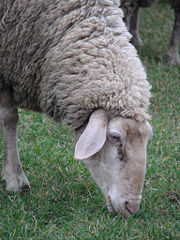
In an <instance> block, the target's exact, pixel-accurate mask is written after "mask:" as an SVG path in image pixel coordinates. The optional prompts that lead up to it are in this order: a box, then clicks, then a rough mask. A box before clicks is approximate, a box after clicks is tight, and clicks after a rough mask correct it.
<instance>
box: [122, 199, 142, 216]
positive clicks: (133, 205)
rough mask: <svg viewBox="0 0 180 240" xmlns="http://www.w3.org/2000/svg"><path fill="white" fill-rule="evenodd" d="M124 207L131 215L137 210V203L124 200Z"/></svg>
mask: <svg viewBox="0 0 180 240" xmlns="http://www.w3.org/2000/svg"><path fill="white" fill-rule="evenodd" d="M125 208H126V210H127V211H128V213H130V214H131V215H132V216H134V214H135V213H136V212H137V211H138V209H139V204H138V203H131V202H125Z"/></svg>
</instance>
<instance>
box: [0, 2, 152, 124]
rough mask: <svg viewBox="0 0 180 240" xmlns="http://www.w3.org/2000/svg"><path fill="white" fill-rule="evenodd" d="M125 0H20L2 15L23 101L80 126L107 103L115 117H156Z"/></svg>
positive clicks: (7, 79)
mask: <svg viewBox="0 0 180 240" xmlns="http://www.w3.org/2000/svg"><path fill="white" fill-rule="evenodd" d="M118 6H119V1H118V0H81V1H79V0H68V1H67V0H66V1H63V0H61V1H60V0H59V1H58V0H54V1H43V0H38V1H36V2H33V3H32V2H29V1H20V0H15V2H14V4H13V6H12V8H11V11H8V13H7V12H6V14H5V15H4V17H3V18H2V20H1V22H0V29H1V30H2V31H3V36H2V35H1V36H0V38H1V39H0V49H3V50H2V51H1V50H0V61H1V62H0V72H1V73H2V74H3V78H2V79H4V80H3V82H4V84H5V85H6V86H7V87H9V86H10V87H11V89H13V96H14V99H15V101H16V103H17V105H18V106H20V107H23V108H27V109H33V110H38V111H42V112H45V113H47V114H48V115H49V116H51V117H52V118H54V119H55V120H56V121H61V119H64V121H65V122H66V123H67V124H71V125H72V127H73V128H78V127H79V126H81V125H83V124H84V122H85V121H86V120H87V118H88V117H89V115H90V114H91V113H92V112H93V111H94V110H95V109H99V108H102V109H104V110H107V111H108V114H109V116H110V117H112V116H115V115H118V116H123V117H125V118H133V119H135V120H137V121H144V120H147V119H149V115H148V113H147V108H148V105H149V98H150V85H149V83H148V82H147V80H146V73H145V71H144V68H143V66H142V64H141V62H140V60H139V58H138V56H137V52H136V50H135V48H134V47H133V46H132V45H131V44H130V43H129V40H130V37H131V36H130V34H129V33H128V32H127V29H126V27H125V25H124V22H123V21H122V18H123V12H122V10H121V9H119V8H118ZM12 20H13V21H12ZM32 20H33V21H32ZM14 29H16V31H14ZM9 31H10V32H9ZM10 50H11V51H10ZM2 55H3V56H5V57H4V58H3V60H2ZM12 59H14V60H12ZM7 62H9V64H8V66H7V64H6V63H7ZM1 81H2V80H1Z"/></svg>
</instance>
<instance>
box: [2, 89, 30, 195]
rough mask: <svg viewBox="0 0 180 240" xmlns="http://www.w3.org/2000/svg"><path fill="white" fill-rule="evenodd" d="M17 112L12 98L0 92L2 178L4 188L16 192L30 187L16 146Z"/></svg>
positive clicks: (8, 94)
mask: <svg viewBox="0 0 180 240" xmlns="http://www.w3.org/2000/svg"><path fill="white" fill-rule="evenodd" d="M17 123H18V112H17V107H16V106H15V104H14V102H13V98H12V96H11V94H10V93H9V92H8V91H3V92H1V93H0V124H1V128H2V137H3V144H4V157H5V159H4V165H3V170H2V179H3V180H5V182H6V190H7V191H10V192H17V191H19V190H28V189H30V185H29V181H28V179H27V177H26V176H25V174H24V172H23V170H22V166H21V162H20V159H19V153H18V148H17Z"/></svg>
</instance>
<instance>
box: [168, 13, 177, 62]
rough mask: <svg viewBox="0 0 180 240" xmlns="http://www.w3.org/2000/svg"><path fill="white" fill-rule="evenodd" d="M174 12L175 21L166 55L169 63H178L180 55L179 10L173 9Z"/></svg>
mask: <svg viewBox="0 0 180 240" xmlns="http://www.w3.org/2000/svg"><path fill="white" fill-rule="evenodd" d="M174 13H175V21H174V27H173V31H172V34H171V39H170V42H169V46H168V50H167V56H168V58H169V62H170V63H171V64H180V57H179V54H178V50H179V43H180V11H179V10H178V9H177V10H176V9H174Z"/></svg>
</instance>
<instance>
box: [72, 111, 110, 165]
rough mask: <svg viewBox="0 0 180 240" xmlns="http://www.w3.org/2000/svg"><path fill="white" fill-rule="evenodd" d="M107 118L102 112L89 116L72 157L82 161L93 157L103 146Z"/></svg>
mask: <svg viewBox="0 0 180 240" xmlns="http://www.w3.org/2000/svg"><path fill="white" fill-rule="evenodd" d="M107 125H108V117H107V115H106V112H105V111H104V110H96V111H95V112H93V113H92V114H91V116H90V119H89V122H88V124H87V126H86V128H85V130H84V131H83V133H82V134H81V136H80V138H79V140H78V141H77V143H76V146H75V154H74V157H75V159H77V160H83V159H86V158H89V157H91V156H93V155H94V154H95V153H97V152H98V151H99V150H100V149H101V148H102V147H103V145H104V143H105V141H106V132H107Z"/></svg>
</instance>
